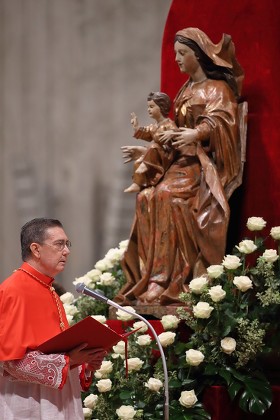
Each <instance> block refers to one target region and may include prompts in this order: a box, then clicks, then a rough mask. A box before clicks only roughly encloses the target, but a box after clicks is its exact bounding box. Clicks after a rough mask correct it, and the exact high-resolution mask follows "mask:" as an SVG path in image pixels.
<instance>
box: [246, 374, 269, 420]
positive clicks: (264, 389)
mask: <svg viewBox="0 0 280 420" xmlns="http://www.w3.org/2000/svg"><path fill="white" fill-rule="evenodd" d="M244 386H245V389H244V391H243V392H242V394H241V396H240V399H239V406H240V408H241V409H242V410H244V411H249V412H250V413H254V414H257V415H260V416H261V415H263V414H264V412H265V411H266V410H267V409H268V408H269V407H270V406H271V403H272V391H271V387H270V385H269V383H268V382H267V381H264V380H260V379H255V378H249V379H246V381H244Z"/></svg>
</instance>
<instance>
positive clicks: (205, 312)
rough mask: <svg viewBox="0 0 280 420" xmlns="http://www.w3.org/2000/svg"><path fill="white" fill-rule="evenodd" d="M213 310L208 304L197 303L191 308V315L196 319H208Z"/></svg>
mask: <svg viewBox="0 0 280 420" xmlns="http://www.w3.org/2000/svg"><path fill="white" fill-rule="evenodd" d="M213 309H214V308H213V307H212V306H210V305H209V303H208V302H198V303H197V304H196V305H195V306H193V314H194V316H195V317H196V318H209V317H210V315H211V312H212V311H213Z"/></svg>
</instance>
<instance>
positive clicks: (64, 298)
mask: <svg viewBox="0 0 280 420" xmlns="http://www.w3.org/2000/svg"><path fill="white" fill-rule="evenodd" d="M60 300H61V302H62V303H68V304H69V305H71V303H73V302H74V300H75V298H74V295H73V294H72V293H70V292H66V293H64V294H63V295H61V296H60Z"/></svg>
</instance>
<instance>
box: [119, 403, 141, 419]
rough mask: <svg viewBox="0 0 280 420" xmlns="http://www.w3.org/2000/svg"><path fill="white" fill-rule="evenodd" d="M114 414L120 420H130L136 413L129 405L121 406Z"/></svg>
mask: <svg viewBox="0 0 280 420" xmlns="http://www.w3.org/2000/svg"><path fill="white" fill-rule="evenodd" d="M116 413H117V415H118V417H119V419H121V420H131V419H133V418H134V416H135V414H136V413H137V412H136V411H135V410H134V408H133V407H132V406H131V405H122V406H121V407H120V408H117V409H116Z"/></svg>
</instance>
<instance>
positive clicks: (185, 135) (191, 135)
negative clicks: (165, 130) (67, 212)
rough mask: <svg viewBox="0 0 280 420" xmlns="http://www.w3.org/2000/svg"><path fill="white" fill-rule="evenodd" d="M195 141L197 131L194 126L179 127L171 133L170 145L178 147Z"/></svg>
mask: <svg viewBox="0 0 280 420" xmlns="http://www.w3.org/2000/svg"><path fill="white" fill-rule="evenodd" d="M196 141H197V131H196V129H194V128H185V127H180V128H179V131H177V132H175V133H174V134H173V141H172V145H173V146H175V147H177V148H178V149H180V148H181V147H184V146H187V145H188V144H191V143H195V142H196Z"/></svg>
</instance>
